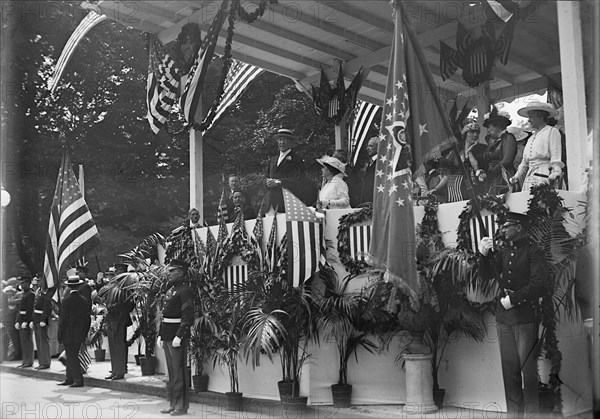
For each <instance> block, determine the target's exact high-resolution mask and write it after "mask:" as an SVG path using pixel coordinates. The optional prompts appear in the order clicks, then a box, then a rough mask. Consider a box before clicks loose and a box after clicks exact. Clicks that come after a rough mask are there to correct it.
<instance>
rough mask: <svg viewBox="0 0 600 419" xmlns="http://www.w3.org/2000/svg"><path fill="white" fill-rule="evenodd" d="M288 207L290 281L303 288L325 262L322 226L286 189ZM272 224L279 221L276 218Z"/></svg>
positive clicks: (286, 208) (285, 198) (286, 204)
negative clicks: (305, 282) (303, 284)
mask: <svg viewBox="0 0 600 419" xmlns="http://www.w3.org/2000/svg"><path fill="white" fill-rule="evenodd" d="M283 201H284V204H285V218H286V232H287V236H288V241H287V257H288V278H290V277H291V279H292V285H293V286H294V287H297V286H300V285H301V284H302V283H303V282H304V281H305V280H306V279H308V278H310V277H311V276H312V275H313V274H314V273H315V272H317V271H318V270H319V268H320V266H321V264H322V263H323V262H324V260H323V259H324V254H323V252H322V249H321V248H322V246H323V224H322V223H321V222H320V220H319V219H318V218H317V217H316V216H315V214H314V213H313V212H312V211H311V210H310V209H309V208H308V207H307V206H306V205H304V204H303V203H302V201H300V200H299V199H298V198H297V197H296V196H295V195H294V194H292V193H291V192H290V191H288V190H287V189H285V188H283ZM273 222H277V220H276V219H274V220H273Z"/></svg>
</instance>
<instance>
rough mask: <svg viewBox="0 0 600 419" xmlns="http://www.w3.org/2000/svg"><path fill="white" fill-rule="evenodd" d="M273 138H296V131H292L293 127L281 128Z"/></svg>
mask: <svg viewBox="0 0 600 419" xmlns="http://www.w3.org/2000/svg"><path fill="white" fill-rule="evenodd" d="M273 138H274V139H276V140H277V139H278V138H287V139H289V140H295V139H296V136H295V135H294V131H292V130H291V129H287V128H280V129H279V130H277V132H276V133H275V135H273Z"/></svg>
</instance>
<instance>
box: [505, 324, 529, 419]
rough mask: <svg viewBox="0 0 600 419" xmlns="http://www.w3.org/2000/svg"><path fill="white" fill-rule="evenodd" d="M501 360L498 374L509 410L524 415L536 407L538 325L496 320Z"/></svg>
mask: <svg viewBox="0 0 600 419" xmlns="http://www.w3.org/2000/svg"><path fill="white" fill-rule="evenodd" d="M497 329H498V339H499V341H500V358H501V360H502V377H503V379H504V392H505V394H506V406H507V408H508V411H509V412H523V413H525V415H526V416H527V415H528V414H530V413H533V412H537V411H538V409H539V389H538V373H537V359H538V355H539V342H537V337H538V325H537V324H535V323H527V324H514V325H508V324H502V323H498V324H497Z"/></svg>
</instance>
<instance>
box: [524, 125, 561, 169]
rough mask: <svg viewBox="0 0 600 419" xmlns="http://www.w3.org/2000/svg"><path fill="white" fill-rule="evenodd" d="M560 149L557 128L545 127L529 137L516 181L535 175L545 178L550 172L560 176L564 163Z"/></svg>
mask: <svg viewBox="0 0 600 419" xmlns="http://www.w3.org/2000/svg"><path fill="white" fill-rule="evenodd" d="M561 157H562V147H561V140H560V132H559V131H558V129H557V128H555V127H551V126H550V125H546V126H545V127H544V128H542V129H541V130H539V131H537V132H536V133H535V134H533V135H532V136H531V138H530V139H529V140H528V141H527V144H526V145H525V149H524V150H523V159H522V160H521V164H519V168H518V170H517V174H516V175H515V176H516V177H517V178H518V179H523V176H525V180H527V178H528V177H531V176H534V175H535V174H536V173H540V174H543V175H545V176H546V177H547V176H548V175H549V174H550V170H551V171H552V172H556V173H558V174H560V173H561V172H562V167H563V166H564V163H563V162H562V158H561Z"/></svg>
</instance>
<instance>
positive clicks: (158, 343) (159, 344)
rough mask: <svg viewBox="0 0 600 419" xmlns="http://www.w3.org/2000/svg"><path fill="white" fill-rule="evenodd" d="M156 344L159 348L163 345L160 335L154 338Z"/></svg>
mask: <svg viewBox="0 0 600 419" xmlns="http://www.w3.org/2000/svg"><path fill="white" fill-rule="evenodd" d="M156 344H157V345H158V346H159V347H161V348H162V347H163V343H162V339H161V338H160V336H158V337H157V338H156Z"/></svg>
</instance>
